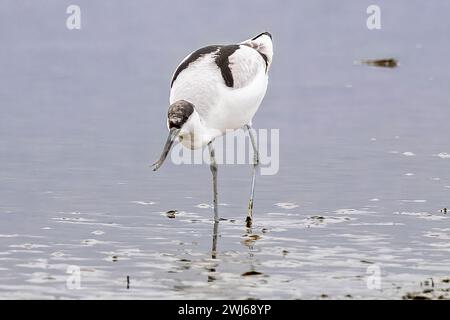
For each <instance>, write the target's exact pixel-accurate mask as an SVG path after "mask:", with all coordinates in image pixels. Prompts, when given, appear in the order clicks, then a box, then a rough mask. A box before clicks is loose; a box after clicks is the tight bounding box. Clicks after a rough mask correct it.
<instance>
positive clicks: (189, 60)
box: [170, 45, 222, 88]
mask: <svg viewBox="0 0 450 320" xmlns="http://www.w3.org/2000/svg"><path fill="white" fill-rule="evenodd" d="M220 47H222V46H218V45H212V46H207V47H204V48H201V49H198V50H197V51H195V52H193V53H192V54H191V55H190V56H189V57H188V58H187V59H186V60H184V61H183V62H182V63H181V64H180V65H179V66H178V68H177V70H175V73H174V74H173V77H172V83H171V84H170V87H171V88H172V86H173V83H174V82H175V80H177V78H178V76H179V75H180V73H181V71H183V70H184V69H186V68H187V67H188V66H189V65H190V64H191V63H192V62H194V61H196V60H197V59H199V58H201V57H202V56H204V55H205V54H208V53H211V52H215V51H217V50H219V48H220Z"/></svg>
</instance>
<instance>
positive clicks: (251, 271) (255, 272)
mask: <svg viewBox="0 0 450 320" xmlns="http://www.w3.org/2000/svg"><path fill="white" fill-rule="evenodd" d="M262 274H263V273H262V272H258V271H255V270H250V271H247V272H244V273H243V274H241V276H243V277H248V276H260V275H262Z"/></svg>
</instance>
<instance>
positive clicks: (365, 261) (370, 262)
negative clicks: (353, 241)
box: [360, 260, 373, 264]
mask: <svg viewBox="0 0 450 320" xmlns="http://www.w3.org/2000/svg"><path fill="white" fill-rule="evenodd" d="M360 262H361V263H367V264H373V262H372V261H368V260H360Z"/></svg>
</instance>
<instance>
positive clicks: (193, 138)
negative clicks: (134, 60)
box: [153, 32, 273, 227]
mask: <svg viewBox="0 0 450 320" xmlns="http://www.w3.org/2000/svg"><path fill="white" fill-rule="evenodd" d="M272 56H273V46H272V36H271V34H270V33H268V32H263V33H261V34H259V35H257V36H256V37H254V38H251V39H249V40H246V41H243V42H241V43H238V44H231V45H211V46H207V47H204V48H201V49H199V50H197V51H195V52H193V53H191V54H190V55H188V56H187V57H186V58H185V59H184V60H183V61H182V62H181V63H180V64H179V65H178V67H177V69H176V70H175V73H174V74H173V77H172V83H171V90H170V107H169V111H168V117H167V126H168V128H169V136H168V138H167V142H166V144H165V146H164V149H163V152H162V154H161V157H160V158H159V160H158V161H157V162H156V163H154V164H153V166H154V169H153V170H157V169H158V168H159V167H160V166H161V165H162V164H163V162H164V160H165V159H166V157H167V155H168V153H169V151H170V148H171V147H172V145H173V143H174V141H175V140H177V139H178V140H179V141H180V142H181V143H182V144H183V145H184V146H185V147H187V148H190V149H197V148H201V147H203V146H205V145H207V146H208V148H209V153H210V157H211V164H210V168H211V172H212V175H213V194H214V197H213V205H214V220H215V221H218V220H219V216H218V209H217V205H218V203H217V164H216V160H215V155H214V147H213V144H212V143H213V141H214V139H215V138H217V137H219V136H221V135H223V134H225V133H226V131H227V130H236V129H240V128H243V129H244V130H246V131H247V132H248V134H249V137H250V141H251V143H252V146H253V151H254V159H253V160H254V161H253V175H252V185H251V196H250V201H249V205H248V215H247V219H246V223H247V226H248V227H250V226H251V224H252V216H253V198H254V191H255V174H256V169H257V166H258V164H259V156H258V147H257V145H256V140H255V137H254V134H253V129H252V119H253V116H254V115H255V113H256V111H257V110H258V108H259V105H260V104H261V102H262V100H263V98H264V95H265V94H266V90H267V84H268V79H269V77H268V72H269V69H270V65H271V64H272Z"/></svg>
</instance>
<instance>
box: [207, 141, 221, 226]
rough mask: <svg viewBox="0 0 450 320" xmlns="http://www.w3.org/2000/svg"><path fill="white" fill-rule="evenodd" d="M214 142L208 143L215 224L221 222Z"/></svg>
mask: <svg viewBox="0 0 450 320" xmlns="http://www.w3.org/2000/svg"><path fill="white" fill-rule="evenodd" d="M212 143H213V142H212V141H211V142H210V143H208V149H209V156H210V158H211V164H210V165H209V168H210V169H211V173H212V176H213V197H214V198H213V206H214V222H218V221H219V212H218V208H217V206H218V202H217V163H216V156H215V152H214V147H213V145H212Z"/></svg>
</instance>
